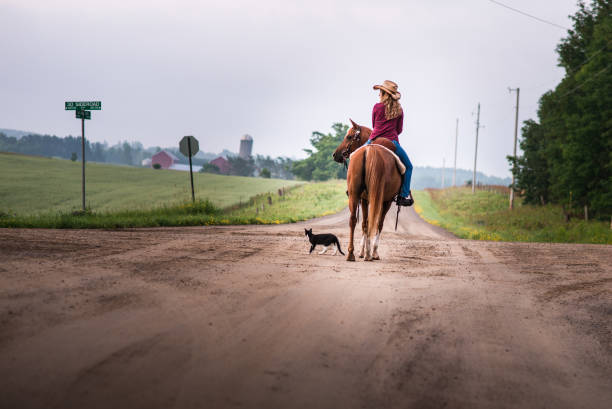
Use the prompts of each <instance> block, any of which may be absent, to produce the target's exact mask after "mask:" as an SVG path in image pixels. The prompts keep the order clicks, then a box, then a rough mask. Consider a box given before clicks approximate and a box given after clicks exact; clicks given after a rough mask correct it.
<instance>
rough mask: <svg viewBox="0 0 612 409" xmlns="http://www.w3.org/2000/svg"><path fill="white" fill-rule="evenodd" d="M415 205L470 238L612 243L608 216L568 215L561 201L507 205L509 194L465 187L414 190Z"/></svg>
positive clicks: (425, 215) (433, 219)
mask: <svg viewBox="0 0 612 409" xmlns="http://www.w3.org/2000/svg"><path fill="white" fill-rule="evenodd" d="M413 194H414V196H415V210H416V211H417V213H419V214H420V215H421V217H423V218H424V219H425V220H426V221H428V222H429V223H432V224H435V225H437V226H441V227H443V228H445V229H446V230H448V231H450V232H451V233H453V234H455V235H456V236H458V237H461V238H464V239H474V240H494V241H527V242H557V243H595V244H612V229H610V222H609V221H597V220H589V221H588V222H587V221H584V220H581V219H580V218H572V219H571V220H570V221H569V222H565V221H564V217H563V212H562V210H561V207H560V206H556V205H546V206H531V205H521V203H520V202H521V200H520V198H519V199H518V200H516V201H515V209H514V210H512V211H510V210H508V196H507V195H505V194H503V195H502V194H499V193H496V192H492V191H484V190H477V191H476V193H475V194H472V191H471V189H469V188H448V189H443V190H442V189H428V190H425V191H417V192H413Z"/></svg>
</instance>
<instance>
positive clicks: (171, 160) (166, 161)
mask: <svg viewBox="0 0 612 409" xmlns="http://www.w3.org/2000/svg"><path fill="white" fill-rule="evenodd" d="M178 161H179V160H178V158H177V157H176V156H174V155H173V154H172V153H170V152H168V151H160V152H157V153H156V154H155V155H153V156H152V157H151V166H154V165H155V164H156V163H157V164H159V166H161V168H162V169H169V168H170V167H171V166H172V165H174V164H175V163H177V162H178Z"/></svg>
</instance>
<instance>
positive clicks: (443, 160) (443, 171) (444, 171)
mask: <svg viewBox="0 0 612 409" xmlns="http://www.w3.org/2000/svg"><path fill="white" fill-rule="evenodd" d="M445 173H446V158H442V189H444V174H445Z"/></svg>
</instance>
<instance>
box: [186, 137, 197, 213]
mask: <svg viewBox="0 0 612 409" xmlns="http://www.w3.org/2000/svg"><path fill="white" fill-rule="evenodd" d="M187 147H188V148H189V176H190V177H191V201H192V202H193V203H195V193H194V191H193V168H192V166H191V138H189V139H187Z"/></svg>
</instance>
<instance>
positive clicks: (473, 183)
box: [472, 102, 480, 194]
mask: <svg viewBox="0 0 612 409" xmlns="http://www.w3.org/2000/svg"><path fill="white" fill-rule="evenodd" d="M479 129H480V102H479V103H478V116H477V117H476V148H475V150H474V174H473V176H472V194H473V193H475V192H476V158H477V157H478V130H479Z"/></svg>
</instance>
